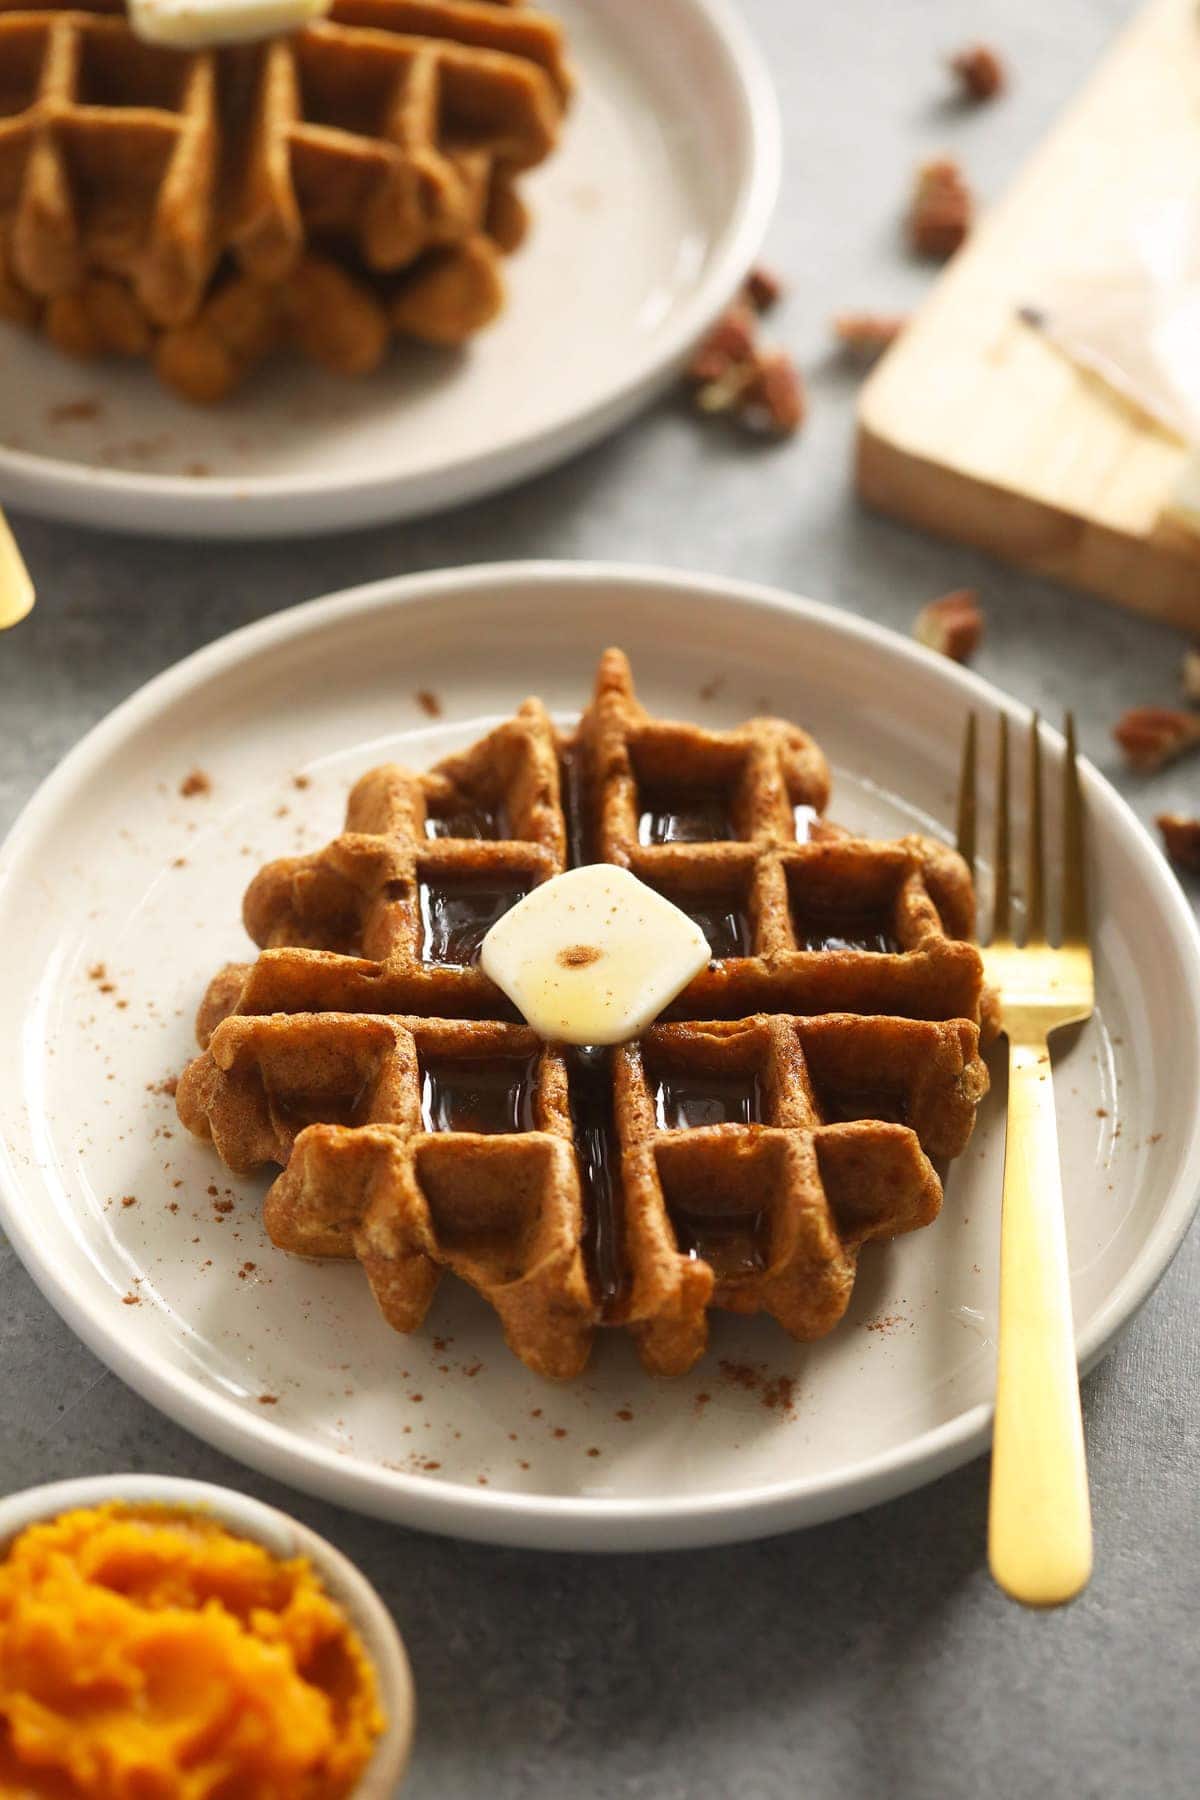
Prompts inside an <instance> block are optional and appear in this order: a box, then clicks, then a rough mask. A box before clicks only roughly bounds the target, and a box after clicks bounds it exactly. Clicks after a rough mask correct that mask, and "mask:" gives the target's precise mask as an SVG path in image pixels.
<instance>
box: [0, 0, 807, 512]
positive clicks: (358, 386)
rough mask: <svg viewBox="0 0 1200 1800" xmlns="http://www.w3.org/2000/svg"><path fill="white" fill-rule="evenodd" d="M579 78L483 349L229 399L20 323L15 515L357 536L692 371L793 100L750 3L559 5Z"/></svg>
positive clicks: (12, 465)
mask: <svg viewBox="0 0 1200 1800" xmlns="http://www.w3.org/2000/svg"><path fill="white" fill-rule="evenodd" d="M555 10H556V11H557V12H558V13H559V14H560V15H561V17H562V19H563V21H564V23H565V25H566V27H567V31H568V33H569V35H570V41H571V48H572V55H573V58H574V61H575V64H576V67H577V70H578V74H579V88H578V94H577V97H576V103H575V104H574V106H573V107H572V109H571V113H570V116H569V118H568V121H567V125H566V128H565V131H564V136H563V142H562V145H561V147H560V148H559V150H558V151H557V152H556V154H555V155H554V156H553V157H552V158H551V159H550V161H549V162H547V163H546V164H545V165H544V167H542V168H541V169H538V170H535V171H534V172H533V174H532V175H531V176H530V178H529V180H528V183H527V186H526V189H525V191H526V193H527V195H528V198H529V201H530V204H531V206H532V209H533V214H534V228H533V231H532V233H531V235H530V239H529V242H528V244H527V245H526V246H525V247H523V248H522V250H521V251H520V252H519V253H518V255H516V256H515V257H513V258H512V259H511V261H510V263H509V265H508V267H509V287H510V293H509V303H508V306H507V308H506V310H505V312H504V314H503V315H502V317H501V318H500V320H499V321H498V322H497V324H496V325H495V326H494V327H493V328H492V329H490V330H489V331H487V332H485V333H483V334H482V335H481V336H480V338H479V339H478V340H477V342H476V343H475V344H474V345H473V346H472V347H471V348H470V349H469V350H468V351H467V352H465V353H464V354H463V355H462V356H461V357H447V356H446V355H445V354H443V353H439V352H435V351H425V350H420V349H417V348H409V349H408V350H406V351H402V350H399V349H398V350H396V351H395V353H394V354H393V356H392V357H391V359H390V360H389V362H388V365H387V367H386V368H385V369H383V370H382V371H380V373H379V374H378V375H376V376H373V377H372V378H371V379H370V380H369V381H364V382H361V383H352V382H346V381H341V380H338V379H336V378H335V377H333V376H330V375H327V374H324V373H323V372H321V371H319V370H316V369H313V368H306V367H302V366H300V365H299V364H298V363H295V362H282V363H280V364H279V365H277V366H276V367H274V368H272V369H268V370H266V371H264V372H263V373H262V374H261V376H260V377H258V378H256V379H255V380H254V381H253V382H251V383H249V384H248V385H247V387H246V389H245V390H244V391H243V392H242V393H241V394H240V395H237V396H235V397H234V399H233V400H232V401H231V402H229V403H228V404H227V405H225V406H222V407H220V408H217V409H214V410H205V409H202V408H197V407H193V406H187V405H185V404H184V403H183V402H182V401H180V400H177V399H175V398H174V397H173V396H172V395H170V394H168V393H165V392H164V391H163V390H162V389H161V388H160V387H159V386H158V384H157V383H156V381H155V380H154V378H153V376H152V375H151V373H150V372H149V370H148V369H146V368H144V367H132V366H127V367H122V366H120V365H118V364H113V363H106V364H95V365H85V364H79V363H72V362H70V361H69V360H65V359H63V358H62V357H59V356H57V355H56V354H55V353H54V352H53V351H51V350H49V349H47V348H46V347H45V346H44V345H40V344H38V343H37V342H35V341H33V340H32V339H30V338H28V337H27V336H25V335H24V334H22V333H21V332H19V331H17V330H16V329H15V328H13V327H8V326H0V501H4V502H6V503H8V504H10V505H12V506H14V507H27V508H29V509H30V510H31V511H34V512H44V513H49V514H51V515H52V516H55V517H61V518H69V519H76V520H79V521H81V522H82V523H84V524H89V525H98V526H101V527H104V528H107V529H117V530H138V531H150V532H164V533H169V534H170V533H178V534H184V535H189V536H196V537H199V536H201V535H204V534H207V533H219V534H224V535H227V536H230V537H270V536H275V535H283V534H285V533H286V534H289V535H290V534H294V533H297V532H317V531H331V530H340V529H344V528H346V527H349V526H353V525H364V524H371V523H376V522H378V521H380V520H384V519H388V520H394V519H401V518H406V517H411V516H413V515H415V514H418V513H423V512H429V511H432V510H433V509H435V508H437V507H443V506H449V505H452V504H456V503H458V502H459V501H462V500H466V499H469V498H470V497H472V496H474V495H477V494H482V493H484V492H487V491H489V490H490V489H493V488H497V487H500V486H503V485H504V484H505V483H507V482H512V481H516V480H518V479H520V478H521V477H523V476H526V475H530V474H532V473H533V472H534V471H535V470H538V469H543V468H545V467H547V466H548V465H549V464H550V463H553V462H558V461H561V460H562V458H564V457H566V456H569V455H570V454H572V452H574V451H576V450H579V449H582V447H583V446H584V445H585V444H588V443H590V442H592V441H593V440H594V439H595V438H597V437H599V436H601V435H602V434H603V433H604V432H606V431H609V430H611V429H612V428H613V427H614V426H616V425H617V424H618V423H620V421H621V420H623V419H624V418H626V417H627V416H628V415H629V414H630V413H632V412H633V411H634V410H635V409H636V408H637V407H638V406H639V405H641V404H642V403H643V402H644V401H645V400H647V399H648V398H649V397H650V395H651V394H652V393H654V392H655V391H656V390H657V389H658V388H659V387H661V386H663V385H665V384H666V383H667V382H669V381H670V380H671V379H673V378H674V376H675V374H676V373H677V371H678V369H679V366H680V364H681V363H682V360H683V359H684V357H685V356H686V355H687V352H688V351H689V349H690V348H691V346H692V344H693V343H694V341H695V340H696V338H697V337H699V336H700V334H701V333H702V332H703V331H704V330H705V329H706V328H707V326H708V325H709V324H710V323H711V322H712V320H713V319H714V318H715V317H716V316H717V314H718V313H719V312H720V311H721V310H722V308H723V307H724V306H725V305H726V304H727V302H728V301H729V299H730V297H731V295H732V294H733V293H734V291H735V289H736V288H737V286H738V283H739V282H740V281H741V279H742V277H743V276H744V274H745V272H746V270H747V268H748V267H749V265H750V263H751V262H752V261H753V259H754V256H755V254H756V253H757V251H758V248H759V246H760V244H761V241H762V237H763V234H764V232H765V230H766V226H767V221H768V219H769V217H770V213H771V208H772V206H773V204H774V199H775V192H776V187H777V184H778V170H779V146H778V137H779V127H778V115H777V110H776V105H775V98H774V94H773V90H772V87H771V83H770V78H769V76H768V75H767V73H766V70H765V67H764V65H763V62H762V60H761V59H760V56H759V54H758V51H757V50H756V48H755V46H754V44H753V43H752V41H751V39H750V38H749V36H748V34H747V32H746V28H745V27H744V25H743V24H742V22H741V20H740V18H739V16H738V14H737V12H736V11H735V10H734V7H733V6H732V4H731V0H653V4H650V5H648V4H646V0H556V4H555Z"/></svg>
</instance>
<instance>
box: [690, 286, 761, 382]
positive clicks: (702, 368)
mask: <svg viewBox="0 0 1200 1800" xmlns="http://www.w3.org/2000/svg"><path fill="white" fill-rule="evenodd" d="M755 338H756V327H755V323H754V314H753V313H752V312H751V311H750V308H749V307H748V306H745V305H743V304H742V302H741V301H735V302H734V304H733V305H732V306H731V307H730V308H729V309H728V311H727V312H723V313H722V314H721V317H720V318H719V319H718V320H717V322H716V324H715V325H714V326H713V328H712V330H711V331H710V332H709V334H708V336H707V337H706V338H704V339H703V340H702V341H701V343H700V344H699V345H698V346H697V347H696V349H695V350H694V351H693V352H692V360H691V362H690V363H689V364H688V369H687V372H688V377H689V379H690V380H692V381H702V382H710V381H719V380H720V379H721V377H722V376H723V375H726V374H727V373H728V372H729V370H730V369H731V368H734V367H736V366H738V365H744V364H746V363H750V362H752V361H753V360H754V355H755V349H756V344H755Z"/></svg>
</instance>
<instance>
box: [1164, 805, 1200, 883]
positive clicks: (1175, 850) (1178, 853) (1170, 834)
mask: <svg viewBox="0 0 1200 1800" xmlns="http://www.w3.org/2000/svg"><path fill="white" fill-rule="evenodd" d="M1154 823H1155V824H1156V825H1157V826H1158V829H1159V830H1160V831H1161V832H1162V841H1163V849H1164V850H1165V851H1166V853H1167V855H1168V856H1169V857H1170V859H1171V861H1172V862H1173V863H1178V865H1179V867H1180V868H1181V869H1194V870H1196V871H1200V819H1185V818H1184V816H1183V814H1182V813H1159V815H1158V817H1157V819H1155V821H1154Z"/></svg>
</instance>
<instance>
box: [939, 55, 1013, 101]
mask: <svg viewBox="0 0 1200 1800" xmlns="http://www.w3.org/2000/svg"><path fill="white" fill-rule="evenodd" d="M950 67H951V69H953V71H954V73H955V74H956V75H957V76H958V79H959V81H960V82H961V83H962V90H963V94H964V96H965V97H966V98H967V99H968V100H992V99H994V98H995V96H996V95H997V94H1000V93H1003V91H1004V89H1005V87H1006V86H1007V85H1008V71H1007V69H1006V68H1005V66H1004V64H1003V62H1002V61H1001V59H1000V56H999V54H998V52H997V51H995V50H993V49H992V47H991V45H990V44H968V45H967V47H966V49H965V50H959V51H958V52H957V53H956V54H955V55H954V56H952V57H951V58H950Z"/></svg>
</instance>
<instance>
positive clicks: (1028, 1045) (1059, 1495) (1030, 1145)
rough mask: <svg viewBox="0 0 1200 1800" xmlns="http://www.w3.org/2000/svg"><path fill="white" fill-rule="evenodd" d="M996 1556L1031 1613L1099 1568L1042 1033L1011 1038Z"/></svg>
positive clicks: (993, 1515)
mask: <svg viewBox="0 0 1200 1800" xmlns="http://www.w3.org/2000/svg"><path fill="white" fill-rule="evenodd" d="M988 1560H989V1562H990V1564H991V1570H992V1574H993V1576H994V1577H995V1579H996V1581H997V1582H998V1583H999V1584H1000V1586H1001V1587H1002V1588H1003V1589H1004V1590H1005V1592H1006V1593H1007V1594H1010V1595H1011V1596H1012V1598H1013V1599H1014V1600H1019V1601H1021V1602H1022V1603H1023V1604H1024V1605H1026V1606H1059V1605H1061V1604H1062V1603H1063V1602H1064V1601H1066V1600H1073V1599H1074V1598H1075V1595H1076V1594H1078V1593H1079V1592H1080V1591H1081V1590H1082V1589H1083V1588H1084V1587H1086V1585H1087V1581H1088V1577H1089V1576H1090V1575H1091V1572H1092V1517H1091V1507H1090V1504H1089V1501H1088V1485H1087V1460H1086V1456H1085V1453H1084V1446H1083V1418H1082V1414H1081V1412H1080V1406H1079V1368H1078V1364H1077V1362H1076V1358H1075V1331H1074V1326H1073V1323H1072V1319H1071V1279H1070V1271H1069V1270H1068V1267H1067V1235H1066V1226H1065V1223H1064V1219H1063V1198H1062V1175H1061V1171H1060V1168H1059V1160H1058V1123H1057V1119H1056V1117H1055V1111H1054V1078H1053V1076H1052V1074H1051V1071H1050V1052H1049V1049H1048V1047H1047V1043H1046V1038H1045V1034H1044V1033H1041V1032H1037V1033H1034V1032H1030V1033H1018V1034H1017V1035H1015V1036H1014V1035H1013V1033H1012V1032H1011V1031H1010V1034H1009V1052H1008V1136H1007V1139H1006V1143H1005V1153H1004V1206H1003V1214H1002V1217H1001V1223H1000V1354H999V1364H998V1369H997V1377H996V1422H995V1432H994V1437H993V1443H992V1486H991V1503H990V1512H989V1519H988Z"/></svg>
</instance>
